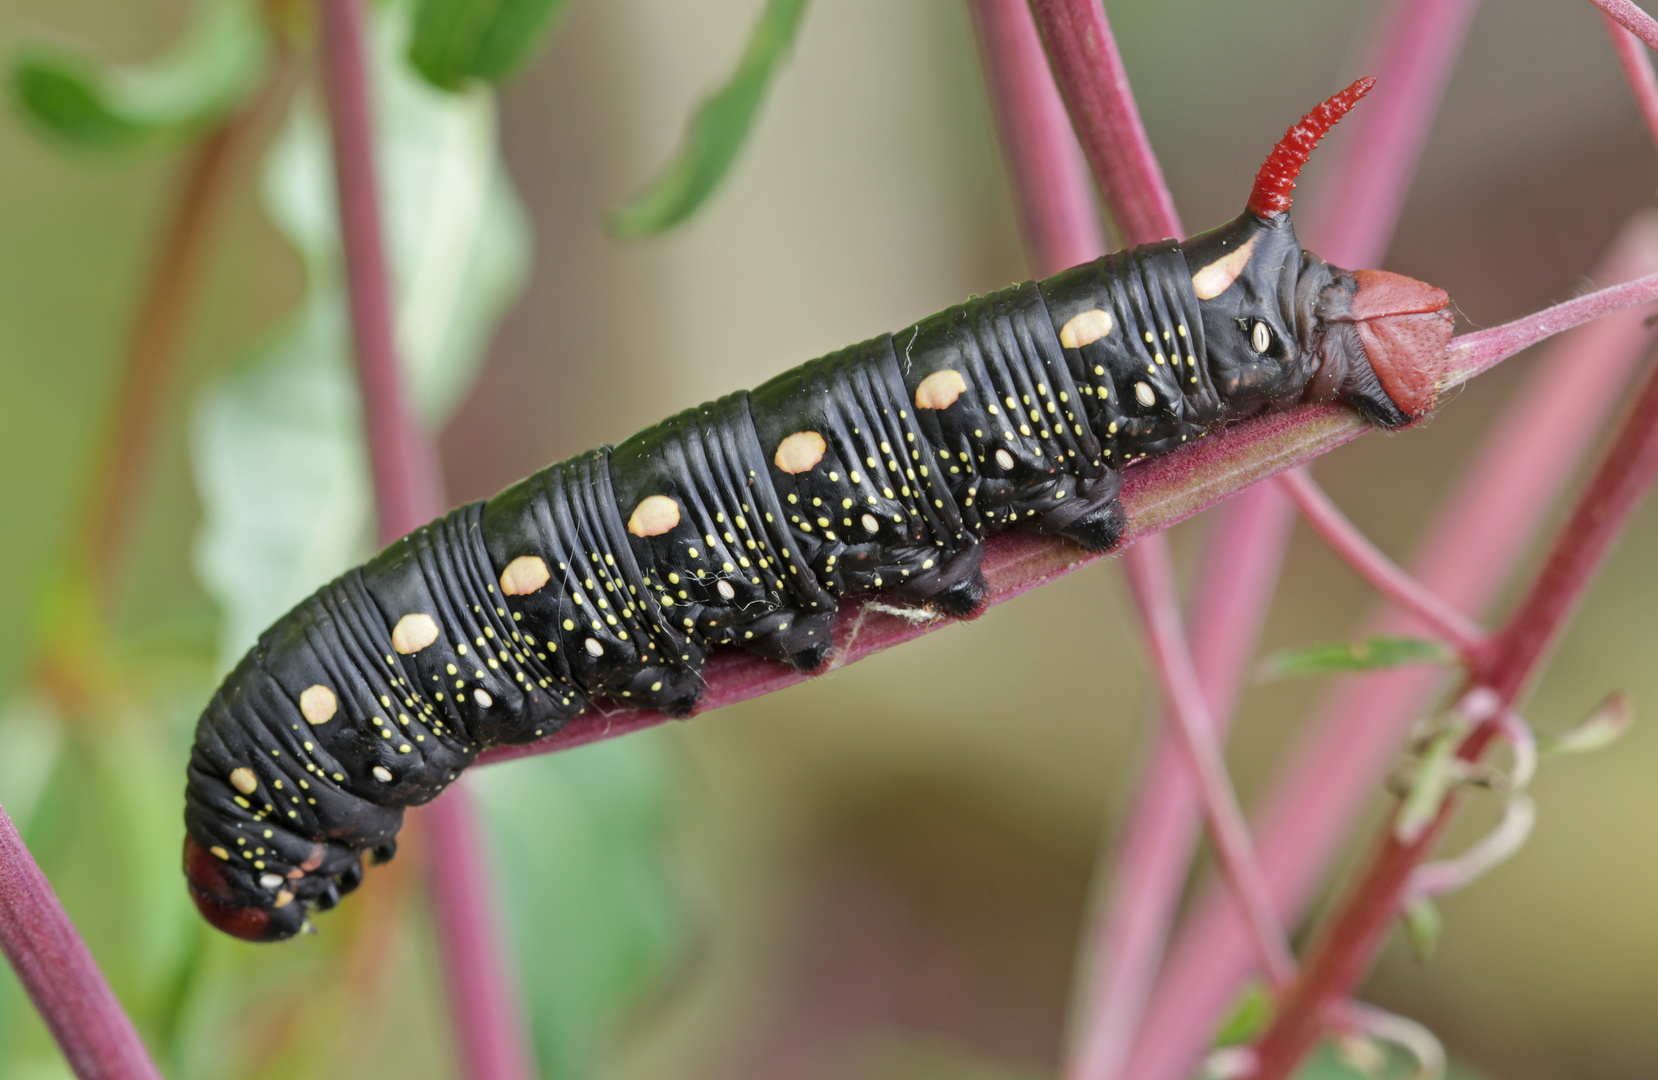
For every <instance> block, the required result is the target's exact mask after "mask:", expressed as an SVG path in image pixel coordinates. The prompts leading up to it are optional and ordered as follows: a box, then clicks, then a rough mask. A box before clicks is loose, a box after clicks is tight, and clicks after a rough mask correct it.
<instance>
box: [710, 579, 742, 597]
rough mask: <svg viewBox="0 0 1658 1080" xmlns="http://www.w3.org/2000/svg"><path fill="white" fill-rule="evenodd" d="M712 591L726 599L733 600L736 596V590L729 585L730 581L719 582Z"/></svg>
mask: <svg viewBox="0 0 1658 1080" xmlns="http://www.w3.org/2000/svg"><path fill="white" fill-rule="evenodd" d="M714 591H715V592H717V593H719V594H720V595H721V596H723V597H725V598H726V599H727V600H735V599H736V598H737V590H736V589H734V588H732V587H731V582H729V581H721V582H719V583H718V584H716V585H715V586H714Z"/></svg>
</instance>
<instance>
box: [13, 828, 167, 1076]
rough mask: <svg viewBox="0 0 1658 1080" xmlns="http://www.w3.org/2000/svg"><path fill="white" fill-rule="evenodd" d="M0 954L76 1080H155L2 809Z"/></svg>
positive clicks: (122, 1013)
mask: <svg viewBox="0 0 1658 1080" xmlns="http://www.w3.org/2000/svg"><path fill="white" fill-rule="evenodd" d="M0 951H4V952H5V954H6V959H7V960H9V961H11V965H12V970H14V971H16V972H17V978H18V981H19V982H21V983H22V984H23V989H24V990H26V991H28V994H29V999H30V1000H31V1001H33V1002H34V1004H35V1008H36V1009H38V1010H39V1011H40V1016H41V1019H43V1020H45V1021H46V1027H47V1029H48V1030H49V1031H51V1033H52V1037H53V1038H55V1039H56V1040H57V1041H58V1046H59V1047H60V1048H61V1049H62V1050H63V1056H64V1057H65V1058H66V1059H68V1061H69V1067H70V1068H72V1069H74V1070H75V1075H76V1076H78V1077H80V1078H81V1080H161V1073H160V1072H159V1071H158V1070H157V1069H156V1067H155V1063H154V1062H152V1061H151V1060H150V1055H149V1052H148V1051H147V1050H145V1049H144V1041H143V1040H142V1039H140V1038H139V1037H138V1032H137V1031H135V1030H134V1029H133V1026H132V1021H131V1020H129V1019H128V1018H127V1014H126V1012H125V1011H124V1010H122V1008H121V1003H120V1002H119V1001H117V1000H116V999H115V994H114V992H113V991H111V990H110V988H109V983H108V982H106V981H105V980H104V973H103V972H102V971H100V970H98V963H97V961H95V960H93V959H92V953H91V952H90V951H88V949H87V947H86V942H84V941H82V940H81V936H80V934H78V933H76V931H75V924H74V923H72V922H70V921H69V915H68V913H66V912H65V911H64V910H63V905H62V904H61V903H59V902H58V896H57V893H55V892H53V891H52V885H51V883H50V882H49V881H47V880H46V875H45V874H43V873H41V872H40V867H39V866H38V865H36V864H35V860H34V856H33V855H30V854H29V849H28V847H27V846H25V845H24V843H23V838H22V837H21V836H19V835H17V829H16V827H15V826H13V825H12V820H11V818H10V817H8V816H6V811H5V809H4V808H0Z"/></svg>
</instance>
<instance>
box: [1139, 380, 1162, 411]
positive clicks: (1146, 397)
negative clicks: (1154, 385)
mask: <svg viewBox="0 0 1658 1080" xmlns="http://www.w3.org/2000/svg"><path fill="white" fill-rule="evenodd" d="M1134 400H1135V401H1138V402H1139V403H1140V404H1142V405H1144V406H1145V407H1146V408H1148V409H1149V408H1151V407H1152V406H1153V405H1155V404H1157V395H1156V394H1155V393H1154V392H1153V391H1152V389H1151V384H1150V383H1148V382H1146V381H1145V380H1144V379H1142V380H1140V381H1139V382H1137V383H1135V384H1134Z"/></svg>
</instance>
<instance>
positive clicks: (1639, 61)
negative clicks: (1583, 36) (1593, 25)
mask: <svg viewBox="0 0 1658 1080" xmlns="http://www.w3.org/2000/svg"><path fill="white" fill-rule="evenodd" d="M1600 17H1601V18H1602V19H1603V20H1604V21H1605V22H1606V32H1607V33H1608V34H1609V35H1611V37H1612V48H1613V50H1614V51H1616V52H1617V54H1618V64H1619V66H1620V67H1622V68H1623V77H1624V79H1625V80H1627V81H1628V83H1629V92H1630V93H1631V94H1633V95H1635V104H1636V105H1637V106H1639V107H1640V110H1641V118H1642V119H1643V120H1645V121H1646V129H1647V134H1649V135H1651V136H1652V141H1653V142H1654V143H1658V75H1654V74H1653V71H1652V56H1651V55H1650V54H1649V53H1648V52H1647V47H1646V43H1645V42H1643V41H1642V40H1641V39H1640V38H1638V37H1636V36H1635V35H1634V34H1632V33H1630V32H1629V31H1628V30H1625V29H1624V28H1623V26H1622V25H1620V24H1619V23H1618V21H1617V20H1616V19H1614V18H1612V16H1610V15H1608V14H1607V13H1606V12H1604V11H1603V12H1601V15H1600Z"/></svg>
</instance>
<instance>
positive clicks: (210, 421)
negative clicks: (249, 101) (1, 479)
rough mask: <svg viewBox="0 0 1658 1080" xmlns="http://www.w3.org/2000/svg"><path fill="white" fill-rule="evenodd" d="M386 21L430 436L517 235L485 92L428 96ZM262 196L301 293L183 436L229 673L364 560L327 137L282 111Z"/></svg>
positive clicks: (409, 353)
mask: <svg viewBox="0 0 1658 1080" xmlns="http://www.w3.org/2000/svg"><path fill="white" fill-rule="evenodd" d="M406 40H407V38H406V22H405V20H404V19H403V17H402V9H400V8H397V7H392V8H389V9H385V10H384V11H383V12H382V13H381V16H380V18H379V19H378V21H377V23H376V32H375V36H374V48H373V56H374V60H375V69H374V74H375V78H376V86H375V100H376V101H377V102H378V104H379V106H380V117H379V121H380V122H379V129H380V134H381V144H380V146H379V148H378V149H379V156H380V162H381V176H382V188H383V191H384V196H385V201H384V204H383V207H382V212H383V214H384V216H385V226H386V236H387V244H388V248H389V256H390V261H391V264H392V273H393V278H394V282H395V285H396V289H397V334H398V344H399V348H400V352H401V355H402V360H403V364H404V370H405V372H406V373H407V375H408V377H409V387H410V397H411V400H412V401H413V402H414V404H415V407H416V409H417V411H418V412H419V413H420V414H421V416H422V418H423V419H424V420H425V421H426V422H427V423H428V424H429V425H431V426H433V427H436V426H438V425H440V424H441V423H442V421H443V420H444V418H446V417H447V416H448V414H449V412H450V411H451V410H452V409H453V408H454V407H455V406H456V405H457V404H458V403H459V401H460V399H461V397H462V395H463V394H464V393H465V391H466V389H467V388H468V387H469V386H470V384H471V381H472V378H473V376H474V374H475V373H476V370H477V365H478V362H479V360H480V359H481V357H482V354H483V350H484V347H485V345H486V344H487V342H488V336H489V334H490V332H491V331H492V330H493V328H494V325H495V322H496V320H497V318H499V316H500V314H501V312H502V310H503V309H504V308H505V306H506V304H507V302H508V301H510V300H511V299H512V297H513V296H514V295H516V293H517V291H518V289H519V287H520V285H521V283H522V281H523V278H524V274H525V272H526V270H527V268H528V264H529V231H530V227H529V224H528V222H527V220H526V218H525V216H524V213H523V211H522V209H521V208H520V206H519V204H518V201H517V197H516V195H515V194H514V193H513V191H512V187H511V184H510V182H509V181H508V180H507V178H506V173H505V170H504V168H503V167H502V165H501V162H500V159H499V155H498V153H497V151H496V147H495V109H494V100H493V97H492V96H491V94H490V92H489V91H488V90H487V89H484V88H477V89H475V90H473V91H469V92H467V93H465V94H445V93H442V92H439V91H437V90H433V89H432V88H431V87H429V86H427V85H426V84H425V83H424V82H421V81H420V80H418V79H417V78H416V77H415V76H414V75H413V73H412V72H411V71H410V70H409V69H408V67H407V64H406V63H405V62H404V55H405V50H404V47H403V46H404V43H405V41H406ZM264 198H265V204H266V208H267V210H268V211H269V213H270V215H271V217H272V218H273V219H274V220H275V222H276V223H277V226H278V227H279V228H280V229H281V230H282V232H283V233H284V235H286V236H287V237H288V238H289V239H290V240H291V241H292V242H293V244H294V246H295V247H296V248H297V249H298V250H299V253H300V256H301V258H302V260H303V262H304V264H305V271H306V286H307V287H306V294H305V297H304V299H303V300H302V302H301V305H300V310H299V311H298V313H297V314H296V315H295V316H294V318H293V319H292V321H291V322H290V323H289V324H288V326H287V327H286V329H284V330H283V331H282V332H281V333H279V335H278V336H277V337H276V339H275V340H273V341H272V342H271V343H270V344H268V345H267V346H266V347H265V348H264V349H262V350H260V351H259V352H258V353H257V354H256V355H255V356H254V357H253V358H252V359H251V361H249V362H248V363H246V364H244V365H243V366H241V367H240V368H238V369H237V370H235V371H233V372H231V373H230V374H229V375H227V376H225V377H224V378H222V379H221V380H220V381H219V382H218V383H217V384H216V385H214V386H213V387H211V388H210V389H209V390H208V392H207V393H206V395H205V396H204V399H203V401H202V403H201V405H200V407H199V408H198V410H197V413H196V417H195V423H194V431H193V437H192V440H191V446H192V456H193V458H194V465H195V472H196V479H197V486H198V489H199V490H200V492H201V497H202V502H203V509H204V513H205V518H206V521H205V524H204V528H203V531H202V534H201V537H200V539H199V541H198V545H197V551H196V565H197V571H198V574H199V575H200V576H201V579H202V582H203V584H204V585H205V586H206V587H207V589H208V591H209V592H210V593H211V594H212V595H213V597H214V598H215V600H217V601H218V602H219V604H220V606H221V608H222V610H223V612H224V615H225V623H224V630H223V633H222V635H221V640H222V652H221V656H222V658H223V660H224V662H225V663H226V664H227V665H228V663H229V662H231V661H232V660H233V659H234V658H235V657H237V656H239V655H240V654H241V653H242V652H243V651H245V650H246V649H247V647H248V646H249V645H251V644H252V643H253V641H254V639H255V638H256V637H257V635H258V633H259V632H260V631H261V630H262V629H263V628H264V627H265V626H267V625H268V624H269V623H270V622H272V621H273V620H274V619H276V618H277V617H278V616H279V615H281V614H282V613H283V612H284V611H286V610H287V609H288V608H290V607H292V606H293V605H294V604H295V603H297V602H298V601H299V600H301V599H303V598H304V597H305V596H306V595H307V594H308V593H309V592H310V591H311V590H313V589H315V588H316V587H317V585H318V584H320V583H321V582H323V581H325V580H327V579H328V578H330V577H332V576H333V575H335V574H337V573H339V572H340V571H342V570H344V569H345V568H346V567H347V566H349V565H350V564H351V563H352V562H353V561H354V560H356V559H358V558H361V557H362V556H363V555H364V554H365V553H366V550H367V547H368V542H369V535H370V525H371V521H372V510H371V506H372V499H371V490H370V483H369V478H368V471H367V463H366V461H365V458H364V452H363V449H362V424H361V408H360V404H359V398H358V395H357V389H356V383H355V377H354V374H353V369H352V365H351V342H350V332H349V326H348V324H347V320H346V314H345V312H346V308H345V296H344V280H343V276H342V270H341V265H340V252H339V238H338V232H337V228H336V225H335V221H334V193H333V174H332V166H331V163H330V157H329V149H328V135H327V130H326V127H325V125H324V123H323V121H322V119H321V117H320V116H319V115H318V114H317V112H316V110H315V108H314V107H312V106H310V105H308V104H302V105H300V106H299V107H297V108H296V110H295V113H294V115H293V117H292V118H291V120H290V122H289V123H288V125H287V127H286V128H285V129H284V131H283V132H282V133H281V134H280V135H279V136H278V138H277V139H276V141H275V143H274V144H273V146H272V148H271V151H270V153H269V155H268V157H267V160H266V165H265V173H264Z"/></svg>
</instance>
